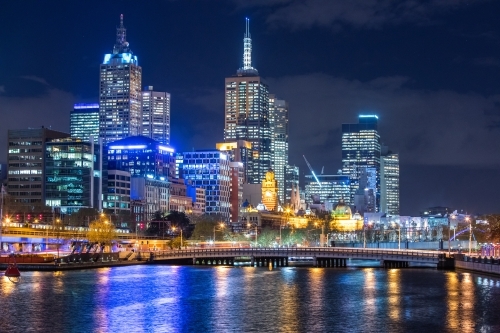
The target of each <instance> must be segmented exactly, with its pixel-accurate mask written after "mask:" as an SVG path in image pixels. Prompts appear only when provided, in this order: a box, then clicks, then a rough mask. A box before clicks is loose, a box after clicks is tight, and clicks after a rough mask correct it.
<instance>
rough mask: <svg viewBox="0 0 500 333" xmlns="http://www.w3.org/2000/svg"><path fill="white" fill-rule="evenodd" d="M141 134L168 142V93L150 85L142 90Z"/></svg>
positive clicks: (163, 142) (162, 142) (165, 143)
mask: <svg viewBox="0 0 500 333" xmlns="http://www.w3.org/2000/svg"><path fill="white" fill-rule="evenodd" d="M142 135H144V136H147V137H149V138H151V139H153V140H156V141H158V142H160V143H161V144H164V145H168V144H170V94H169V93H167V92H160V91H154V90H153V87H152V86H148V87H146V88H145V89H144V91H143V92H142Z"/></svg>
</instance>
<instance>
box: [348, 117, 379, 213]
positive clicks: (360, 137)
mask: <svg viewBox="0 0 500 333" xmlns="http://www.w3.org/2000/svg"><path fill="white" fill-rule="evenodd" d="M377 126H378V117H377V116H375V115H360V116H359V118H358V123H357V124H342V174H344V175H348V176H349V178H350V202H353V201H354V194H355V192H356V191H357V190H358V187H359V178H360V175H361V172H362V170H363V169H364V168H367V167H368V168H373V169H374V170H375V174H376V185H375V188H376V189H375V196H376V205H375V207H376V211H379V208H380V207H379V205H380V150H381V147H380V136H379V134H378V129H377Z"/></svg>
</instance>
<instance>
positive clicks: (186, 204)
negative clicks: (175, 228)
mask: <svg viewBox="0 0 500 333" xmlns="http://www.w3.org/2000/svg"><path fill="white" fill-rule="evenodd" d="M168 210H169V211H173V210H175V211H178V212H190V211H192V210H193V199H192V198H191V197H190V196H189V195H188V192H187V185H186V183H185V181H184V179H179V178H170V202H169V206H168Z"/></svg>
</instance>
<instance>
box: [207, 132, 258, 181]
mask: <svg viewBox="0 0 500 333" xmlns="http://www.w3.org/2000/svg"><path fill="white" fill-rule="evenodd" d="M215 147H216V148H217V149H218V150H220V151H223V152H225V153H226V154H228V156H229V160H230V161H231V162H241V163H242V164H243V182H244V183H248V177H251V172H252V170H253V164H252V163H253V159H252V143H250V142H248V141H245V140H237V141H232V142H221V143H217V144H216V145H215ZM248 172H250V175H249V174H248Z"/></svg>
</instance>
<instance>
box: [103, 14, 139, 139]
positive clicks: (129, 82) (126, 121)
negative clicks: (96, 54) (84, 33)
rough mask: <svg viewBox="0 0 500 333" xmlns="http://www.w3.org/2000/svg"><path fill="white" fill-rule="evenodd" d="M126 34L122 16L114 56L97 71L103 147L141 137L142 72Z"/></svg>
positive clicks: (111, 54)
mask: <svg viewBox="0 0 500 333" xmlns="http://www.w3.org/2000/svg"><path fill="white" fill-rule="evenodd" d="M126 32H127V30H126V29H125V27H124V26H123V14H122V15H121V16H120V27H118V28H117V29H116V43H115V46H114V47H113V53H110V54H106V55H105V56H104V61H103V63H102V64H101V68H100V89H99V123H100V124H99V136H100V137H101V138H103V140H104V142H105V143H107V142H111V141H116V140H120V139H124V138H126V137H129V136H135V135H141V134H142V115H141V94H142V92H141V85H142V83H141V82H142V81H141V80H142V69H141V67H139V65H138V62H137V56H135V55H133V54H132V51H131V50H130V48H129V43H128V42H127V41H126Z"/></svg>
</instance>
